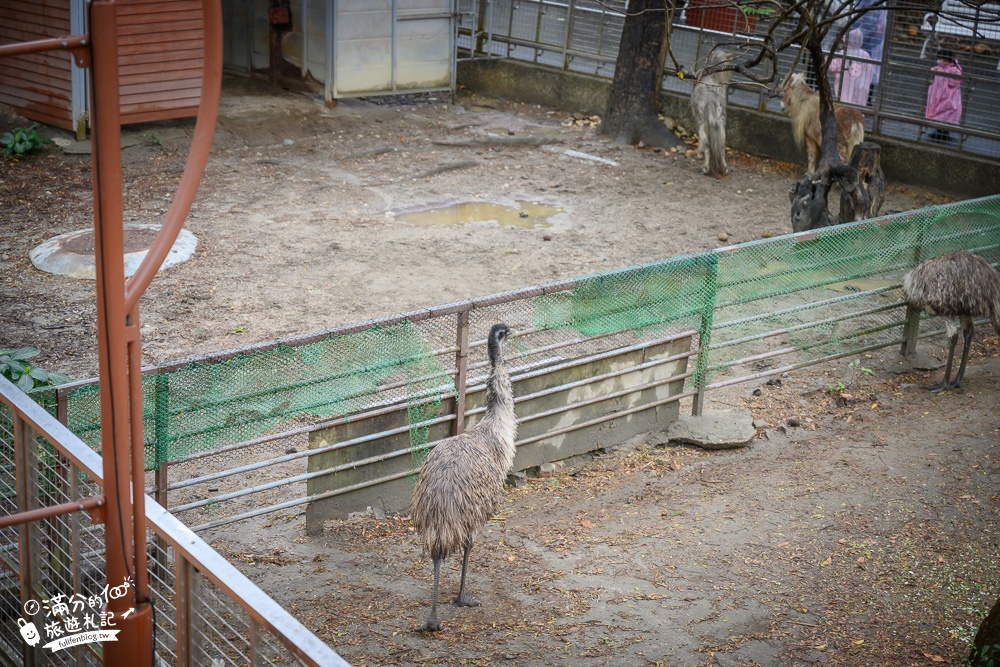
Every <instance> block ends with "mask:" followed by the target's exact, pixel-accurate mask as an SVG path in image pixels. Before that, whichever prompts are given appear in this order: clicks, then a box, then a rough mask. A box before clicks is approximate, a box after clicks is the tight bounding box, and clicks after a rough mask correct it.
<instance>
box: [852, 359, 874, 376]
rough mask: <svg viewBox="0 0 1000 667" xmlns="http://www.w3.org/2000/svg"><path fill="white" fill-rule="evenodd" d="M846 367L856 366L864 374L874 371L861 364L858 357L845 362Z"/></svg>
mask: <svg viewBox="0 0 1000 667" xmlns="http://www.w3.org/2000/svg"><path fill="white" fill-rule="evenodd" d="M859 366H860V368H859ZM847 367H848V368H857V369H858V370H859V371H860V372H861V373H862V374H864V375H871V374H872V373H873V372H874V371H872V369H870V368H866V367H865V366H861V360H860V359H855V360H854V361H852V362H851V363H849V364H847Z"/></svg>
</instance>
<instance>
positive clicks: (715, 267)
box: [691, 253, 719, 416]
mask: <svg viewBox="0 0 1000 667" xmlns="http://www.w3.org/2000/svg"><path fill="white" fill-rule="evenodd" d="M718 282H719V256H718V255H717V254H716V253H712V254H711V255H710V257H709V265H708V271H707V272H706V274H705V295H704V299H705V301H704V303H703V304H702V309H701V326H699V327H698V357H697V359H696V360H695V367H694V373H693V374H692V376H691V384H692V385H693V386H694V389H695V394H694V398H693V399H692V404H691V414H692V415H695V416H698V415H700V414H702V412H703V411H704V409H705V385H706V384H707V383H708V373H707V371H708V362H709V350H708V348H709V346H710V345H711V343H712V327H713V325H714V324H715V298H716V296H717V294H718V291H719V285H718Z"/></svg>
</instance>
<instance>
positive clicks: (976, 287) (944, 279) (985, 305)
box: [903, 250, 1000, 394]
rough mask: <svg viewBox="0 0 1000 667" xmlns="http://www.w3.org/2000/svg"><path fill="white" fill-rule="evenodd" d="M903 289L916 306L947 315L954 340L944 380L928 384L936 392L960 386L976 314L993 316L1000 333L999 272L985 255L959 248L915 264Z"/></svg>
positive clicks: (911, 303) (908, 299) (949, 332)
mask: <svg viewBox="0 0 1000 667" xmlns="http://www.w3.org/2000/svg"><path fill="white" fill-rule="evenodd" d="M903 292H904V293H905V294H906V301H907V303H909V304H910V305H911V306H913V307H914V308H917V309H920V310H925V311H927V312H929V313H931V314H932V315H940V316H941V317H944V318H946V319H945V327H946V329H947V332H948V336H949V337H950V338H951V344H950V346H949V349H948V363H947V364H946V365H945V368H944V380H943V381H942V382H940V383H936V384H933V385H930V386H928V387H927V388H928V389H929V390H931V391H932V392H934V393H935V394H936V393H938V392H942V391H945V390H949V389H957V388H959V387H961V386H962V379H963V378H964V377H965V364H966V362H967V361H968V360H969V343H970V342H972V330H973V318H976V317H988V318H990V319H991V320H993V327H994V328H995V329H996V331H997V335H1000V273H997V270H996V269H994V268H993V265H992V264H990V263H989V262H987V261H986V260H985V259H983V258H982V257H979V256H978V255H975V254H973V253H971V252H969V251H968V250H959V251H958V252H953V253H950V254H947V255H940V256H938V257H932V258H931V259H928V260H925V261H923V262H921V263H920V264H918V265H917V266H915V267H913V269H912V270H910V272H909V273H907V274H906V275H905V276H904V277H903ZM956 320H957V322H956ZM959 328H961V330H962V335H963V337H964V347H963V348H962V361H961V363H960V364H959V367H958V373H956V374H955V379H954V380H952V379H951V365H952V360H953V359H954V357H955V344H956V343H957V342H958V330H959Z"/></svg>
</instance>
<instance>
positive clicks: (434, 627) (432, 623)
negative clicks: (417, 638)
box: [417, 616, 441, 632]
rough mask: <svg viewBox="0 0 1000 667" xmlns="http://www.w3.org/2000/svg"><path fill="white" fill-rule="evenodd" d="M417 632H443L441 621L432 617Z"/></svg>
mask: <svg viewBox="0 0 1000 667" xmlns="http://www.w3.org/2000/svg"><path fill="white" fill-rule="evenodd" d="M417 632H441V621H439V620H438V619H437V617H435V616H432V617H430V618H428V619H427V622H426V623H424V624H423V625H421V626H420V627H419V628H417Z"/></svg>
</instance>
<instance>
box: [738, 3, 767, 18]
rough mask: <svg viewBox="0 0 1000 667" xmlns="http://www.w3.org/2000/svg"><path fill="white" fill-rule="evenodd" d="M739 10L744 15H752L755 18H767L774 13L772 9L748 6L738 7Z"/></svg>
mask: <svg viewBox="0 0 1000 667" xmlns="http://www.w3.org/2000/svg"><path fill="white" fill-rule="evenodd" d="M740 9H741V10H743V13H744V14H752V15H756V16H768V15H769V14H773V13H774V8H773V7H752V6H750V5H740Z"/></svg>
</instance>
